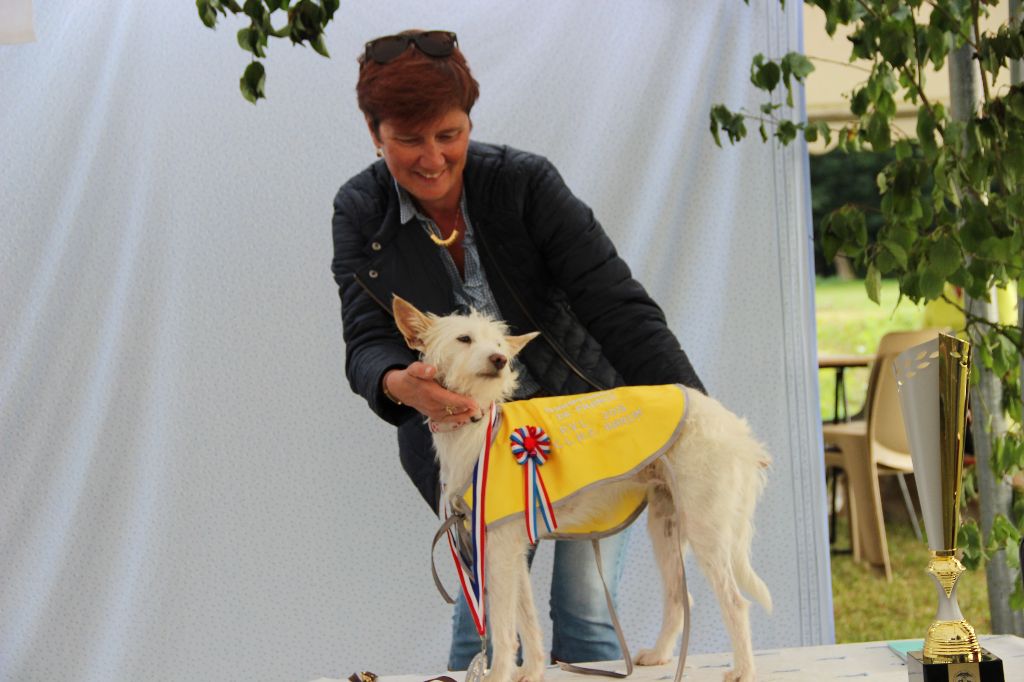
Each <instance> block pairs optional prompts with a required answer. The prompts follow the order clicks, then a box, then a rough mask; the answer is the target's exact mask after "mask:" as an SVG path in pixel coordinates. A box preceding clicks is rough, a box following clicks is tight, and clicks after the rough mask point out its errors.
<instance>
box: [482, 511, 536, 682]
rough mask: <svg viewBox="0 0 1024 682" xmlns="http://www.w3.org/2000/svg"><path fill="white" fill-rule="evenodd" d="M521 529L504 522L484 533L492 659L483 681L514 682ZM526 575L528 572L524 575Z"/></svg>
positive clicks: (522, 558) (522, 552)
mask: <svg viewBox="0 0 1024 682" xmlns="http://www.w3.org/2000/svg"><path fill="white" fill-rule="evenodd" d="M519 531H520V529H519V527H518V526H514V524H511V523H507V524H505V525H502V526H499V527H497V528H495V529H494V530H491V529H488V533H487V607H488V609H489V614H488V617H487V623H488V627H489V628H490V631H491V647H492V651H493V653H492V660H491V670H490V672H489V673H488V674H487V677H486V678H485V680H486V682H515V680H514V679H513V678H514V676H515V673H516V650H517V649H518V647H517V646H516V644H517V642H516V613H517V610H518V609H517V605H518V602H519V589H520V586H521V585H522V584H523V578H522V575H524V574H527V567H526V553H525V543H524V542H523V541H521V540H520V538H519V537H518V535H519V534H520V533H519ZM528 578H529V576H528V575H527V579H528Z"/></svg>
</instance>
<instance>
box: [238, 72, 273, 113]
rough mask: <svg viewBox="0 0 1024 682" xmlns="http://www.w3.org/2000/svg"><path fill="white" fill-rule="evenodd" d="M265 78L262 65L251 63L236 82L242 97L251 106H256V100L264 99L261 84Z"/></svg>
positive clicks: (264, 95)
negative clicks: (251, 104) (250, 103)
mask: <svg viewBox="0 0 1024 682" xmlns="http://www.w3.org/2000/svg"><path fill="white" fill-rule="evenodd" d="M266 78H267V76H266V72H265V71H264V69H263V64H261V63H259V62H251V63H250V64H249V66H247V67H246V69H245V73H244V74H243V75H242V77H241V79H239V82H238V86H239V88H240V89H241V90H242V97H245V98H246V99H247V100H249V101H250V102H252V103H253V104H256V100H258V99H261V98H266V94H264V92H263V84H264V83H265V81H266Z"/></svg>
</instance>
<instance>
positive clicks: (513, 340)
mask: <svg viewBox="0 0 1024 682" xmlns="http://www.w3.org/2000/svg"><path fill="white" fill-rule="evenodd" d="M538 336H540V332H530V333H528V334H520V335H519V336H506V337H505V343H507V344H508V346H509V348H511V349H512V356H513V357H515V356H516V355H519V351H521V350H522V349H523V346H525V345H526V344H528V343H530V341H533V340H534V339H535V338H537V337H538Z"/></svg>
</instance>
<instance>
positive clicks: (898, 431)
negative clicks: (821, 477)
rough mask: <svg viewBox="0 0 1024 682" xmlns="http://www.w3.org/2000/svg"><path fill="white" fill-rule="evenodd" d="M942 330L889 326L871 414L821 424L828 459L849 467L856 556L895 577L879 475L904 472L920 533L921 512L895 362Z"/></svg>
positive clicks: (872, 379) (871, 389)
mask: <svg viewBox="0 0 1024 682" xmlns="http://www.w3.org/2000/svg"><path fill="white" fill-rule="evenodd" d="M938 333H939V330H938V329H924V330H920V331H909V332H890V333H889V334H886V335H885V336H883V337H882V340H881V341H880V342H879V344H878V352H877V354H876V358H875V362H874V363H872V365H871V373H870V375H869V377H868V395H867V401H866V402H865V410H864V411H865V413H866V415H867V419H866V420H862V421H851V422H846V423H839V424H825V425H823V426H822V433H823V436H824V441H825V443H826V444H828V445H833V446H835V447H834V448H832V449H831V450H829V451H826V453H825V461H826V464H827V465H828V466H830V467H839V468H841V469H843V470H844V471H845V472H846V478H847V489H848V493H849V494H848V500H849V502H848V503H849V505H850V537H851V538H852V545H853V558H854V560H855V561H865V562H867V563H868V564H870V565H871V566H874V567H875V568H877V569H878V570H879V571H881V573H882V574H883V575H884V576H885V579H886V580H892V566H891V565H890V563H889V547H888V544H887V542H886V536H885V523H884V520H883V518H882V495H881V492H880V489H879V485H878V477H879V476H880V475H891V474H895V475H897V476H898V477H899V481H900V490H901V491H902V492H903V499H904V502H905V503H906V505H907V511H908V513H909V515H910V518H911V522H912V523H913V525H914V529H915V532H916V533H917V535H918V537H920V529H919V527H918V525H917V513H916V512H915V511H914V507H913V503H912V502H911V498H910V490H909V489H908V487H907V484H906V479H905V474H909V473H913V471H914V466H913V463H912V461H911V458H910V448H909V446H908V445H907V435H906V431H905V430H904V428H903V414H902V413H901V412H900V407H899V398H898V395H897V393H896V379H895V376H894V375H893V372H892V362H893V360H894V358H895V357H896V355H898V354H899V353H901V352H903V351H904V350H906V349H907V348H911V347H913V346H916V345H918V344H920V343H924V342H925V341H929V340H931V339H934V338H935V337H936V335H937V334H938Z"/></svg>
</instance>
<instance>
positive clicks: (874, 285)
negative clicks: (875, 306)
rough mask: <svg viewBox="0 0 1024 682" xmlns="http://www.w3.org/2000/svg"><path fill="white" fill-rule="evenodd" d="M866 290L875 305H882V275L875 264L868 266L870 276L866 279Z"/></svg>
mask: <svg viewBox="0 0 1024 682" xmlns="http://www.w3.org/2000/svg"><path fill="white" fill-rule="evenodd" d="M864 288H865V289H867V292H868V298H870V299H871V300H872V301H874V302H875V303H881V300H882V295H881V292H882V273H880V272H879V271H878V269H877V268H876V267H875V265H874V263H872V264H870V265H868V274H867V276H866V277H865V278H864Z"/></svg>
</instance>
